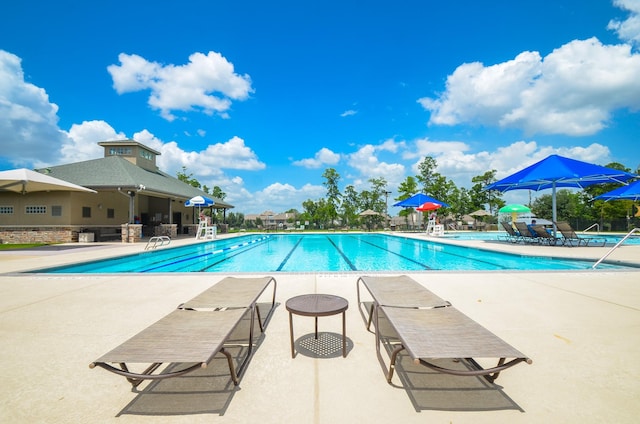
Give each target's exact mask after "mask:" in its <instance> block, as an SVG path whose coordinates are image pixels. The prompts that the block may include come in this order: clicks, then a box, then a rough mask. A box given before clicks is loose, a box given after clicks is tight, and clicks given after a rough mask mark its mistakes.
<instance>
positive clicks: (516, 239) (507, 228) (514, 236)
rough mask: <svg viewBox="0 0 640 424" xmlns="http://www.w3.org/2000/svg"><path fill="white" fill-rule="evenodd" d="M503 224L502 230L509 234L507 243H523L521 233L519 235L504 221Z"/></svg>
mask: <svg viewBox="0 0 640 424" xmlns="http://www.w3.org/2000/svg"><path fill="white" fill-rule="evenodd" d="M501 224H502V228H504V230H505V231H506V232H507V236H506V241H508V242H511V243H519V242H521V241H523V240H522V235H520V233H517V232H516V230H514V229H513V227H512V226H511V224H507V223H506V222H504V221H502V222H501Z"/></svg>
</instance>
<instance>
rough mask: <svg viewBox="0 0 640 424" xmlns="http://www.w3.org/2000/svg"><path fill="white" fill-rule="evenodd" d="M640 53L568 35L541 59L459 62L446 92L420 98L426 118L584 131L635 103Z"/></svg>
mask: <svg viewBox="0 0 640 424" xmlns="http://www.w3.org/2000/svg"><path fill="white" fill-rule="evenodd" d="M638 75H640V55H639V54H635V53H632V52H631V48H630V46H629V45H626V44H621V45H603V44H602V43H601V42H600V41H598V40H597V39H596V38H591V39H588V40H575V41H572V42H570V43H567V44H565V45H563V46H562V47H560V48H558V49H556V50H554V51H553V52H552V53H550V54H549V55H548V56H546V57H545V58H544V60H543V59H542V58H541V57H540V55H539V53H537V52H524V53H521V54H519V55H518V56H517V57H516V58H515V59H514V60H511V61H508V62H504V63H501V64H497V65H493V66H488V67H485V66H484V65H482V64H481V63H478V62H476V63H470V64H463V65H461V66H459V67H458V68H457V69H456V70H455V71H454V73H453V74H452V75H450V76H449V77H448V78H447V83H446V91H445V93H444V94H442V95H441V96H440V97H438V98H436V99H432V98H422V99H419V100H418V101H419V103H420V104H421V105H422V106H423V107H424V108H425V109H427V110H429V111H430V112H431V118H430V121H429V122H430V123H431V124H438V125H455V124H459V123H472V124H478V125H487V126H499V127H504V128H519V129H522V130H524V131H525V132H526V133H528V134H534V133H545V134H567V135H573V136H582V135H590V134H594V133H596V132H598V131H599V130H601V129H602V128H604V127H605V126H606V125H607V123H608V120H609V118H610V116H611V113H612V112H613V111H615V110H618V109H624V108H629V109H632V110H637V109H638V108H640V78H638V77H637V76H638Z"/></svg>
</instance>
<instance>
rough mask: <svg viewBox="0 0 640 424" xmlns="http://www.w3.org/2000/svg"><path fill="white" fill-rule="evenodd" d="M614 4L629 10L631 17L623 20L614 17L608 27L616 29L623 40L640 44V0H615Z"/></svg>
mask: <svg viewBox="0 0 640 424" xmlns="http://www.w3.org/2000/svg"><path fill="white" fill-rule="evenodd" d="M613 4H614V5H615V6H617V7H619V8H620V9H622V10H627V11H629V17H628V18H627V19H625V20H623V21H620V20H617V19H613V20H611V21H610V22H609V25H608V26H607V28H608V29H611V30H613V31H615V32H616V33H617V34H618V37H620V39H621V40H623V41H626V42H629V43H632V44H635V45H636V46H640V0H614V1H613Z"/></svg>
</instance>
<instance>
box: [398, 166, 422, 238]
mask: <svg viewBox="0 0 640 424" xmlns="http://www.w3.org/2000/svg"><path fill="white" fill-rule="evenodd" d="M414 194H418V182H417V181H416V178H415V177H412V176H408V177H407V178H406V179H405V180H404V181H403V182H401V183H400V185H399V186H398V197H396V198H395V200H396V201H398V202H400V201H402V200H406V199H408V198H409V197H411V196H413V195H414ZM414 212H415V209H414V208H412V207H408V208H402V210H401V211H400V212H398V216H401V217H404V222H405V224H406V226H407V228H409V217H410V216H411V214H413V213H414Z"/></svg>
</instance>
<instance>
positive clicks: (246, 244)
mask: <svg viewBox="0 0 640 424" xmlns="http://www.w3.org/2000/svg"><path fill="white" fill-rule="evenodd" d="M270 237H271V236H263V237H260V238H257V239H253V240H249V241H246V242H244V243H239V244H234V245H232V246H228V247H224V248H222V249H216V250H214V251H211V252H207V253H203V254H201V255H196V256H190V257H188V258H183V259H180V260H178V261H173V262H168V263H166V264H164V265H160V266H155V267H151V268H147V269H144V270H142V271H140V272H151V271H155V270H157V269H162V268H165V267H168V266H172V265H176V264H179V263H182V262H186V261H192V260H193V259H199V258H203V257H205V256H213V255H218V254H220V253H227V252H229V251H231V250H235V249H240V248H241V247H246V246H249V245H251V244H254V243H258V242H261V241H265V240H267V239H269V238H270Z"/></svg>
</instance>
